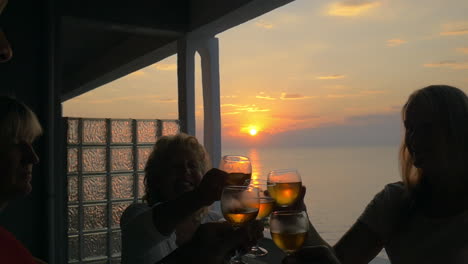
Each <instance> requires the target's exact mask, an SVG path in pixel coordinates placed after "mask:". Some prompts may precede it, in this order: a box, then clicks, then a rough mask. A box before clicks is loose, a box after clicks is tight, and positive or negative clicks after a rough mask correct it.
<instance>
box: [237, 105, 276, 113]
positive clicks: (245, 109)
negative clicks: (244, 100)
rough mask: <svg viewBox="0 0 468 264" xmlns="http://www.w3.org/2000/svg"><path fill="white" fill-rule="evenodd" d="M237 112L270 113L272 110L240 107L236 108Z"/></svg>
mask: <svg viewBox="0 0 468 264" xmlns="http://www.w3.org/2000/svg"><path fill="white" fill-rule="evenodd" d="M236 110H237V111H247V112H249V113H256V112H270V111H271V110H270V109H266V108H260V107H256V106H255V105H253V106H251V107H240V108H236Z"/></svg>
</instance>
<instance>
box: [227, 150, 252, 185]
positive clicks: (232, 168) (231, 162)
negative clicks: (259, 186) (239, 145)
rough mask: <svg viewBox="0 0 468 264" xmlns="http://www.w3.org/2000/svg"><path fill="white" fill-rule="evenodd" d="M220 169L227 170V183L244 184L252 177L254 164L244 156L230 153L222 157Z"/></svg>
mask: <svg viewBox="0 0 468 264" xmlns="http://www.w3.org/2000/svg"><path fill="white" fill-rule="evenodd" d="M219 169H220V170H223V171H225V172H227V173H228V174H229V177H228V179H227V182H226V184H227V185H243V184H244V183H245V181H246V180H249V179H250V177H252V164H251V163H250V160H249V158H247V157H244V156H233V155H228V156H224V157H222V158H221V161H220V163H219Z"/></svg>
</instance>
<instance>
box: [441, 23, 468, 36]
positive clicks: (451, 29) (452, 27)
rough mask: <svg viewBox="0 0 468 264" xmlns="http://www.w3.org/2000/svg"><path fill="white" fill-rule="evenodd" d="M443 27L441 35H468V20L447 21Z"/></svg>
mask: <svg viewBox="0 0 468 264" xmlns="http://www.w3.org/2000/svg"><path fill="white" fill-rule="evenodd" d="M442 27H443V31H442V32H440V35H441V36H461V35H468V21H459V22H452V23H446V24H444V25H442Z"/></svg>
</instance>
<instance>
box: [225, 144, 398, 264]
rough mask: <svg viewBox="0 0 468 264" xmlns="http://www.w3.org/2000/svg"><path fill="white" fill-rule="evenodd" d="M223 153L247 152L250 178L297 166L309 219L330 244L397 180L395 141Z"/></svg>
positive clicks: (241, 152) (239, 151) (383, 256)
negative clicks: (382, 143)
mask: <svg viewBox="0 0 468 264" xmlns="http://www.w3.org/2000/svg"><path fill="white" fill-rule="evenodd" d="M223 155H244V156H247V157H249V158H250V159H251V162H252V174H253V177H259V178H265V179H266V177H267V175H268V172H269V171H270V170H273V169H285V168H296V169H297V170H298V171H299V173H300V174H301V177H302V184H303V185H304V186H306V188H307V192H306V196H305V204H306V206H307V210H308V214H309V218H310V220H311V222H312V224H313V225H314V226H315V228H316V229H317V231H318V232H319V233H320V234H321V236H322V237H323V238H324V239H325V240H326V241H327V242H328V243H329V244H331V245H333V244H334V243H336V242H337V241H338V239H339V238H340V237H341V236H342V235H343V234H344V233H345V232H346V231H347V230H348V229H349V228H350V227H351V225H353V224H354V222H355V221H356V219H357V218H358V217H359V216H360V214H361V213H362V212H363V210H364V209H365V207H366V205H367V204H368V203H369V202H370V201H371V200H372V198H373V197H374V195H375V194H376V193H378V192H379V191H381V190H382V189H383V188H384V186H385V185H386V184H388V183H391V182H396V181H399V180H400V176H399V175H400V174H399V170H398V146H372V147H326V148H324V147H319V148H316V147H299V148H298V147H291V148H288V147H284V148H224V149H223ZM383 259H388V257H387V255H386V254H385V252H384V251H382V252H381V253H380V254H379V259H378V260H376V262H373V263H386V262H385V261H384V260H383ZM379 260H381V261H380V262H379Z"/></svg>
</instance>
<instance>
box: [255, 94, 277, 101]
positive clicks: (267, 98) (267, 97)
mask: <svg viewBox="0 0 468 264" xmlns="http://www.w3.org/2000/svg"><path fill="white" fill-rule="evenodd" d="M255 98H257V99H263V100H276V98H273V97H271V96H263V95H257V96H255Z"/></svg>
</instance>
